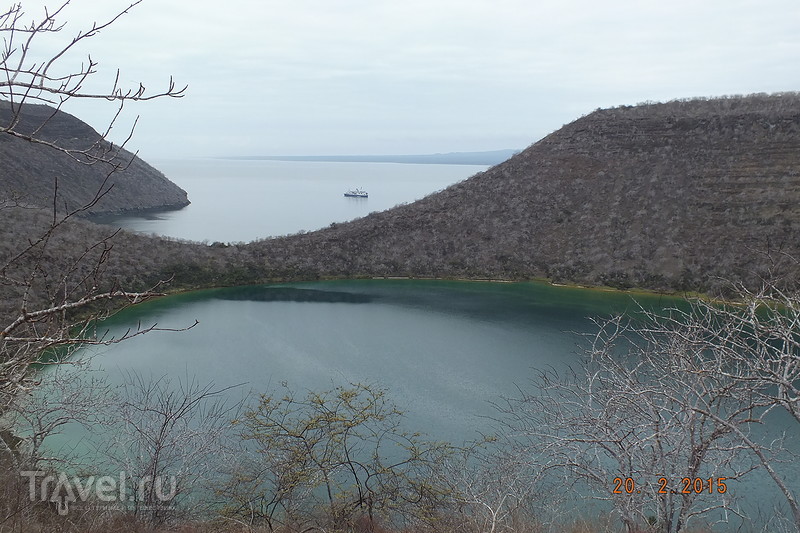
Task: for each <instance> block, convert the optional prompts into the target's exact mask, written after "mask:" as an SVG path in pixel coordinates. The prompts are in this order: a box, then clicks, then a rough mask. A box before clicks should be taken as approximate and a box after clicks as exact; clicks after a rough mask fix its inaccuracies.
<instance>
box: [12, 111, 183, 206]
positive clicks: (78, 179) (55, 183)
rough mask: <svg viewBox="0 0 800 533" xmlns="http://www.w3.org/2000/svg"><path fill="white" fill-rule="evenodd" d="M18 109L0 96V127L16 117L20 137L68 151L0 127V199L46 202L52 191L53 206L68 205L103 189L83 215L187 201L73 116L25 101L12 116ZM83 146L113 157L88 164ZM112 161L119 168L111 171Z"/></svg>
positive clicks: (137, 160) (80, 203) (180, 191)
mask: <svg viewBox="0 0 800 533" xmlns="http://www.w3.org/2000/svg"><path fill="white" fill-rule="evenodd" d="M17 109H19V108H18V107H16V106H12V104H11V103H10V102H8V101H6V100H0V125H1V126H2V127H4V128H7V127H9V126H10V125H11V124H12V123H13V122H14V120H15V118H18V119H19V123H18V124H16V125H15V127H14V129H15V130H16V131H18V132H19V133H21V134H22V135H23V136H31V137H33V138H35V139H38V140H40V141H42V142H45V143H52V144H55V145H57V146H59V147H61V148H64V149H66V150H71V151H73V155H68V154H66V153H64V152H63V151H59V150H55V149H53V148H51V147H49V146H46V145H44V144H42V143H35V142H31V141H29V140H27V139H25V138H23V137H17V136H12V135H3V134H2V133H3V130H2V129H0V198H3V199H8V198H15V199H17V201H19V202H20V203H23V204H26V205H32V206H39V207H49V206H52V205H53V195H54V193H56V194H57V198H56V202H55V205H57V206H58V207H59V208H62V207H66V209H67V210H73V209H77V208H80V207H83V206H85V205H87V204H89V203H90V202H92V200H93V199H94V197H95V195H96V194H97V193H98V192H99V191H107V193H106V194H105V195H104V196H103V197H102V198H101V199H100V200H99V201H98V202H97V203H96V204H95V205H92V206H91V208H89V209H87V210H86V211H85V214H98V213H120V212H126V211H138V210H142V209H154V208H161V209H164V208H179V207H184V206H186V205H188V203H189V200H188V198H187V195H186V191H184V190H183V189H181V188H180V187H178V186H177V185H175V184H174V183H172V182H171V181H169V180H168V179H167V178H166V177H165V176H164V174H162V173H161V172H159V171H158V170H156V169H155V168H153V167H152V166H150V165H149V164H147V163H145V162H144V161H143V160H142V159H141V158H139V157H137V156H135V155H134V154H132V153H130V152H128V151H127V150H122V149H119V148H118V147H112V146H111V145H110V144H109V143H107V142H106V141H104V140H102V139H101V136H100V134H99V133H97V132H96V131H95V130H94V129H92V128H91V126H89V125H88V124H86V123H84V122H82V121H80V120H78V119H77V118H75V117H73V116H72V115H70V114H68V113H65V112H63V111H56V110H55V109H53V108H52V107H49V106H45V105H34V104H25V105H24V106H22V108H21V112H20V113H19V115H18V117H17V115H16V113H15V111H16V110H17ZM86 150H88V151H89V152H90V153H92V154H95V155H97V156H98V157H103V158H106V157H110V156H115V157H114V159H113V164H108V163H105V162H103V161H97V162H94V163H93V164H87V161H89V160H88V159H87V158H86V157H85V156H83V154H81V153H80V152H81V151H86ZM81 161H82V162H81ZM115 166H119V167H121V168H123V170H119V171H115V172H113V173H112V172H111V171H112V170H113V169H114V168H115ZM109 174H110V176H109ZM56 191H57V192H56Z"/></svg>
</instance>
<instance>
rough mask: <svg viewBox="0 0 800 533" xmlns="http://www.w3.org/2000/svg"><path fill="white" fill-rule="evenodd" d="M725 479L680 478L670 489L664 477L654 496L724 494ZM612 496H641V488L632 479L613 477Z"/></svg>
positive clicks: (725, 488) (726, 488) (725, 489)
mask: <svg viewBox="0 0 800 533" xmlns="http://www.w3.org/2000/svg"><path fill="white" fill-rule="evenodd" d="M726 479H728V478H726V477H709V478H700V477H695V478H691V477H685V478H681V480H680V483H679V484H678V486H677V487H675V486H674V485H673V487H672V488H670V483H669V480H668V479H667V478H665V477H660V478H658V489H657V490H656V494H701V493H705V492H707V493H709V494H714V493H717V494H725V493H726V492H728V486H727V485H726V484H725V480H726ZM611 492H612V493H613V494H641V492H642V490H641V486H640V485H638V484H637V483H636V480H635V479H633V478H632V477H615V478H614V488H613V489H612V491H611Z"/></svg>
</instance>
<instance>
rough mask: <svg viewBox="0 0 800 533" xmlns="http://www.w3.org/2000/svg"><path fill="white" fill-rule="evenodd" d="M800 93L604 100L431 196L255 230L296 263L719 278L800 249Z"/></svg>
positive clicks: (384, 272) (748, 275)
mask: <svg viewBox="0 0 800 533" xmlns="http://www.w3.org/2000/svg"><path fill="white" fill-rule="evenodd" d="M798 228H800V95H798V93H783V94H777V95H753V96H749V97H726V98H719V99H693V100H685V101H673V102H669V103H664V104H650V105H639V106H634V107H631V106H623V107H618V108H613V109H603V110H597V111H595V112H593V113H591V114H589V115H587V116H584V117H582V118H580V119H578V120H576V121H574V122H572V123H570V124H568V125H566V126H564V127H563V128H561V129H560V130H558V131H556V132H555V133H553V134H551V135H549V136H547V137H545V138H544V139H542V140H541V141H539V142H537V143H535V144H534V145H532V146H531V147H529V148H527V149H526V150H524V151H523V152H521V153H520V154H518V155H516V156H514V157H512V158H510V159H509V160H507V161H506V162H504V163H501V164H499V165H497V166H495V167H492V168H490V169H489V170H487V171H486V172H483V173H479V174H477V175H475V176H473V177H471V178H469V179H467V180H465V181H463V182H460V183H458V184H455V185H453V186H451V187H449V188H447V189H445V190H444V191H441V192H439V193H435V194H432V195H430V196H427V197H426V198H424V199H421V200H419V201H417V202H414V203H412V204H408V205H402V206H398V207H396V208H394V209H390V210H388V211H385V212H381V213H372V214H370V215H368V216H366V217H364V218H361V219H358V220H355V221H353V222H350V223H346V224H332V225H331V227H329V228H326V229H323V230H320V231H317V232H313V233H308V234H304V235H296V236H292V237H289V238H284V239H271V240H265V241H261V242H257V243H254V244H252V245H251V246H252V247H253V250H252V251H253V252H254V253H255V254H256V255H257V256H258V257H259V261H263V263H262V266H263V267H266V269H267V270H271V271H273V272H276V273H277V272H283V273H284V274H291V277H296V276H298V275H299V276H300V277H316V276H320V275H322V276H326V275H327V276H343V275H344V276H420V277H427V276H432V277H464V278H497V279H530V278H536V277H547V278H550V279H551V280H554V281H564V282H577V283H586V284H592V285H610V286H615V287H631V286H637V287H646V288H653V289H673V290H688V289H707V288H709V286H713V285H715V284H719V283H721V280H725V281H726V282H727V281H749V282H754V281H756V280H757V279H758V278H759V276H770V275H774V272H771V269H772V268H773V267H775V264H774V263H775V261H776V260H778V259H781V258H785V257H794V258H800V250H798V246H799V245H800V240H798V238H797V237H798Z"/></svg>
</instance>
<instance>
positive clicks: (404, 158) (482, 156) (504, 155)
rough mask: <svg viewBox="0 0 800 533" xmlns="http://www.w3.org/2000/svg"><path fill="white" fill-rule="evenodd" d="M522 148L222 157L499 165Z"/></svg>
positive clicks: (249, 159)
mask: <svg viewBox="0 0 800 533" xmlns="http://www.w3.org/2000/svg"><path fill="white" fill-rule="evenodd" d="M519 152H521V150H511V149H508V150H490V151H486V152H448V153H445V154H416V155H249V156H248V155H246V156H230V157H220V158H218V159H237V160H247V161H315V162H325V163H408V164H428V165H435V164H439V165H497V164H498V163H502V162H503V161H505V160H507V159H509V158H510V157H512V156H514V155H516V154H518V153H519Z"/></svg>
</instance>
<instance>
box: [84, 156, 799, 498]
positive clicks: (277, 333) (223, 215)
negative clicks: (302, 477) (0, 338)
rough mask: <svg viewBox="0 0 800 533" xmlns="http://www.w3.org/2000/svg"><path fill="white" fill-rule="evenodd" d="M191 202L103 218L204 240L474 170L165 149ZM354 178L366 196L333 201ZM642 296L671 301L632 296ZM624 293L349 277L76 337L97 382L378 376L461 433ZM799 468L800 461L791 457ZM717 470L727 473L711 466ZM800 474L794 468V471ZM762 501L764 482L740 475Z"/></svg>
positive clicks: (163, 303)
mask: <svg viewBox="0 0 800 533" xmlns="http://www.w3.org/2000/svg"><path fill="white" fill-rule="evenodd" d="M156 166H157V167H158V168H159V169H161V170H162V171H163V172H164V173H165V174H166V175H167V176H168V177H169V178H170V179H172V180H173V181H175V182H176V183H178V184H179V185H181V186H182V187H184V188H185V189H186V190H187V191H188V193H189V197H190V199H191V200H192V202H193V204H192V205H191V206H189V207H187V208H185V209H183V210H180V211H174V212H168V213H161V214H158V215H155V216H151V217H148V218H141V217H140V218H136V217H122V218H119V217H117V218H112V219H108V220H107V222H109V223H112V224H116V225H119V226H122V227H126V228H129V229H133V230H136V231H144V232H152V233H158V234H162V235H169V236H173V237H179V238H185V239H192V240H199V241H202V240H207V241H223V242H231V241H249V240H252V239H256V238H261V237H265V236H269V235H282V234H288V233H294V232H297V231H300V230H313V229H317V228H320V227H324V226H327V225H328V224H330V223H331V222H340V221H346V220H350V219H353V218H357V217H360V216H364V215H366V214H368V213H369V212H371V211H376V210H383V209H387V208H390V207H392V206H394V205H396V204H398V203H401V202H410V201H413V200H415V199H417V198H421V197H423V196H425V195H427V194H429V193H432V192H435V191H437V190H439V189H442V188H444V187H446V186H448V185H450V184H452V183H455V182H457V181H460V180H462V179H465V178H467V177H469V176H471V175H473V174H475V173H476V172H479V171H482V170H484V169H485V167H468V166H453V165H399V164H388V163H312V162H278V161H227V160H212V159H209V160H199V159H198V160H190V161H187V160H181V161H178V160H175V161H160V162H156ZM355 187H360V188H364V189H366V190H368V191H369V193H370V198H369V199H367V200H359V199H348V198H344V197H343V195H342V193H343V192H344V190H347V189H350V188H355ZM637 300H638V301H639V302H640V303H642V304H643V305H645V306H648V307H664V306H668V305H675V304H676V300H674V299H669V298H662V297H659V296H637ZM635 305H636V304H635V303H634V301H633V297H632V296H631V295H628V294H621V293H615V292H603V291H595V290H586V289H572V288H563V287H552V286H548V285H544V284H536V283H515V284H501V283H468V282H444V281H412V280H358V281H328V282H315V283H293V284H281V285H272V286H262V287H240V288H231V289H215V290H206V291H197V292H193V293H189V294H183V295H178V296H172V297H169V298H163V299H160V300H157V301H153V302H148V303H146V304H143V305H139V306H136V307H134V308H132V309H129V310H126V311H125V312H123V313H120V314H119V315H118V316H117V317H115V318H114V319H113V320H111V321H108V322H107V323H106V324H105V325H106V326H107V327H108V328H109V329H110V332H111V334H115V335H120V334H122V333H123V332H124V331H125V330H127V329H128V328H135V327H136V326H137V324H138V323H141V324H142V325H143V326H145V327H146V326H149V325H151V324H155V323H157V324H158V325H159V326H160V327H169V328H181V327H185V326H188V325H190V324H192V323H194V321H195V320H198V321H199V324H198V325H197V326H196V327H195V328H193V329H191V330H189V331H185V332H179V333H170V332H154V333H150V334H147V335H145V336H142V337H137V338H134V339H132V340H129V341H126V342H124V343H121V344H118V345H113V346H110V347H104V348H91V349H86V350H84V351H83V352H82V353H81V354H80V356H81V357H84V358H87V359H89V360H90V361H91V365H92V366H93V367H95V368H102V369H104V370H105V374H106V375H107V376H108V378H109V380H111V381H112V382H114V381H121V380H122V376H123V375H124V374H125V373H126V372H130V371H135V372H140V373H143V374H145V375H152V376H154V377H160V376H163V375H170V376H173V377H175V376H180V377H189V378H191V377H195V378H196V379H197V380H198V381H199V382H200V383H207V382H214V383H215V384H216V385H217V386H220V387H221V386H229V385H234V384H239V383H243V384H244V388H245V389H247V390H252V391H255V392H280V391H281V387H280V384H281V382H287V383H288V384H289V386H290V387H291V388H293V389H294V390H295V391H297V392H304V391H306V390H322V389H327V388H331V387H333V386H337V385H344V384H347V383H351V382H367V383H371V384H374V385H377V386H380V387H385V388H387V389H388V394H389V397H390V399H391V400H393V401H394V402H395V403H396V404H397V405H398V406H399V407H400V409H401V410H403V411H404V412H405V413H406V429H408V430H411V431H422V432H424V433H426V434H427V435H428V436H429V437H431V438H434V439H443V440H449V441H454V442H462V441H464V440H467V439H472V438H475V437H477V436H478V433H479V432H491V431H492V426H493V423H492V421H491V416H492V415H493V414H494V413H495V411H494V409H493V408H492V405H491V402H496V401H498V400H501V399H502V398H503V396H509V395H511V396H513V395H516V394H517V387H522V388H526V387H528V386H529V380H530V378H531V377H533V376H534V375H535V373H536V372H537V370H542V369H549V368H554V369H565V368H566V367H567V365H569V364H573V363H575V362H577V355H578V354H579V353H580V352H581V350H582V349H583V348H584V346H585V344H586V343H585V339H584V338H583V337H582V335H581V334H582V333H587V332H591V331H593V329H594V328H593V324H592V322H591V320H590V317H593V316H595V317H596V316H606V315H609V314H612V313H619V312H625V311H627V310H630V309H633V308H634V306H635ZM795 470H797V469H796V468H795ZM720 475H724V474H722V473H720ZM797 479H798V476H797V475H794V476H791V477H790V482H792V483H796V482H797ZM736 488H737V490H738V491H741V492H740V494H741V495H742V497H743V498H744V499H745V500H751V499H752V500H754V501H760V502H762V504H765V505H766V507H765V508H768V507H769V506H770V505H771V502H775V501H779V496H778V495H777V493H776V491H775V489H773V488H772V487H771V482H769V481H768V480H764V479H761V480H759V479H758V478H757V477H754V478H751V480H750V482H749V483H747V486H738V487H736Z"/></svg>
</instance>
